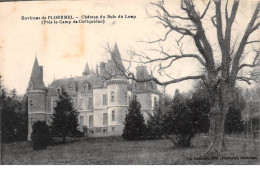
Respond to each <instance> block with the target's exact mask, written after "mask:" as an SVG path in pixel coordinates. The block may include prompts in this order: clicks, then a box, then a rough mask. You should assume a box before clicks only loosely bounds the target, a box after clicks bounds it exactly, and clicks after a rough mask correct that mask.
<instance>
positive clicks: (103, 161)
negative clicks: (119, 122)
mask: <svg viewBox="0 0 260 171" xmlns="http://www.w3.org/2000/svg"><path fill="white" fill-rule="evenodd" d="M226 144H227V147H228V151H225V152H224V153H223V154H222V156H220V157H219V158H218V159H215V160H212V159H210V160H197V159H198V158H196V157H198V156H200V155H201V154H202V153H203V151H205V149H206V146H207V145H206V140H205V137H202V136H198V137H196V138H194V140H193V142H192V146H191V147H189V148H183V149H179V148H175V147H174V146H173V144H172V143H171V142H170V141H169V140H167V139H162V140H152V141H124V140H123V139H122V138H121V137H106V138H89V139H86V138H81V139H78V141H77V142H70V143H67V144H60V145H56V146H49V147H48V148H47V149H46V150H39V151H35V150H32V147H31V146H30V142H17V143H10V144H4V145H3V147H2V150H3V151H2V164H6V165H13V164H16V165H19V164H22V165H29V164H31V165H48V164H52V165H59V164H70V165H117V164H120V165H131V164H135V165H143V164H145V165H151V164H155V165H161V164H165V165H172V164H181V165H187V164H260V162H259V141H258V142H257V143H256V142H254V141H253V140H247V141H245V140H242V139H228V140H227V142H226ZM223 156H224V157H226V159H224V160H221V157H223ZM228 157H229V158H228ZM234 157H238V159H239V160H237V159H235V158H234ZM240 157H255V158H257V159H241V158H240Z"/></svg>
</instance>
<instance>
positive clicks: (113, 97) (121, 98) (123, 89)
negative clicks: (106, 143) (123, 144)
mask: <svg viewBox="0 0 260 171" xmlns="http://www.w3.org/2000/svg"><path fill="white" fill-rule="evenodd" d="M128 84H129V83H128V80H126V79H113V80H109V81H107V93H108V125H109V128H108V133H109V132H111V133H112V134H114V135H116V134H117V135H121V134H122V131H123V128H124V121H125V116H126V112H127V109H128V105H129V97H130V96H131V91H130V90H129V88H128Z"/></svg>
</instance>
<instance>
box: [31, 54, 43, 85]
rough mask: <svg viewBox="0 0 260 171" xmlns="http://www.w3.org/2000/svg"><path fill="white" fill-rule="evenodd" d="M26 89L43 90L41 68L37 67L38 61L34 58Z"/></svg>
mask: <svg viewBox="0 0 260 171" xmlns="http://www.w3.org/2000/svg"><path fill="white" fill-rule="evenodd" d="M28 88H32V89H34V90H35V89H45V85H44V82H43V67H42V66H39V63H38V59H37V57H35V60H34V64H33V69H32V73H31V78H30V82H29V86H28Z"/></svg>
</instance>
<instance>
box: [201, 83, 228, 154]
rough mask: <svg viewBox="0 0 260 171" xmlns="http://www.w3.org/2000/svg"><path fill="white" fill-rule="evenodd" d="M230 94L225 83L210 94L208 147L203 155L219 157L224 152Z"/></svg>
mask: <svg viewBox="0 0 260 171" xmlns="http://www.w3.org/2000/svg"><path fill="white" fill-rule="evenodd" d="M232 92H233V89H232V88H231V87H229V86H228V84H226V83H221V84H220V86H219V87H218V88H216V89H215V91H211V92H210V93H211V94H210V97H211V99H210V101H211V105H210V116H209V119H210V128H209V146H208V149H207V150H206V151H205V153H204V155H219V154H220V153H221V152H222V151H224V150H226V145H225V120H226V116H227V114H228V109H229V104H230V102H231V101H232Z"/></svg>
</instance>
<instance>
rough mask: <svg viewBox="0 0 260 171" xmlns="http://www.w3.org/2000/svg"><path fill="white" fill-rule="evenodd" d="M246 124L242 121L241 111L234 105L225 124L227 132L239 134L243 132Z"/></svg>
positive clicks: (230, 108)
mask: <svg viewBox="0 0 260 171" xmlns="http://www.w3.org/2000/svg"><path fill="white" fill-rule="evenodd" d="M243 129H244V124H243V121H242V113H241V109H239V108H237V107H235V105H232V106H230V107H229V110H228V114H227V118H226V123H225V132H226V133H228V134H230V133H239V132H241V131H243Z"/></svg>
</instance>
